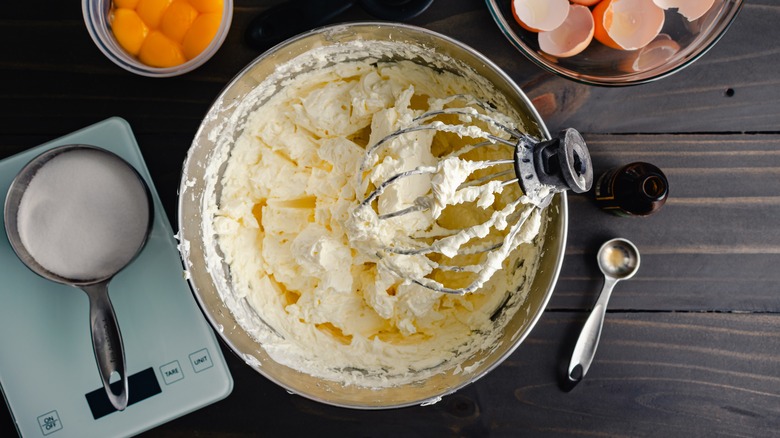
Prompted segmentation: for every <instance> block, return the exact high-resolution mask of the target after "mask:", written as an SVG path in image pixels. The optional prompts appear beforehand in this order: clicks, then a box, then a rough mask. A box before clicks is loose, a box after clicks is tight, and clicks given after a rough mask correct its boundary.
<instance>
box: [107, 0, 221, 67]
mask: <svg viewBox="0 0 780 438" xmlns="http://www.w3.org/2000/svg"><path fill="white" fill-rule="evenodd" d="M223 7H224V3H223V0H114V1H113V9H112V11H111V14H110V16H109V21H110V23H111V30H112V32H113V33H114V37H115V38H116V40H117V42H118V43H119V45H120V46H121V47H122V48H123V49H124V50H126V51H127V52H128V53H130V54H131V55H133V56H136V57H137V58H138V59H139V60H140V61H141V62H143V63H144V64H146V65H149V66H152V67H173V66H176V65H179V64H183V63H185V62H187V61H188V60H190V59H193V58H195V57H197V56H198V55H199V54H200V53H201V52H203V51H204V50H205V49H206V48H207V47H208V46H209V44H210V43H211V41H212V40H213V39H214V37H215V36H216V35H217V32H218V31H219V27H220V25H221V23H222V9H223Z"/></svg>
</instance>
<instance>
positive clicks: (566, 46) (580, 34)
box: [539, 5, 595, 58]
mask: <svg viewBox="0 0 780 438" xmlns="http://www.w3.org/2000/svg"><path fill="white" fill-rule="evenodd" d="M594 28H595V26H594V22H593V15H592V14H591V13H590V9H588V8H587V7H585V6H582V5H571V6H569V13H568V15H567V16H566V20H564V22H563V23H562V24H561V25H560V26H558V27H557V28H555V29H553V30H550V31H545V32H539V48H540V49H541V50H542V51H543V52H545V53H547V54H550V55H553V56H556V57H558V58H566V57H569V56H574V55H576V54H578V53H580V52H582V51H583V50H585V48H587V47H588V44H590V42H591V41H592V40H593V32H594Z"/></svg>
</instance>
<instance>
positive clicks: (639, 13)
mask: <svg viewBox="0 0 780 438" xmlns="http://www.w3.org/2000/svg"><path fill="white" fill-rule="evenodd" d="M486 3H487V6H488V9H490V12H491V14H492V15H493V18H494V19H495V21H496V23H497V24H498V27H499V28H500V29H501V31H502V32H503V33H504V35H505V36H506V37H507V38H508V39H509V41H510V42H511V43H512V44H513V45H514V46H515V47H516V48H517V49H518V50H519V51H520V52H522V53H523V54H524V55H525V56H526V57H528V59H530V60H531V61H533V62H534V63H536V64H537V65H539V66H540V67H542V68H543V69H545V70H547V71H550V72H552V73H555V74H557V75H559V76H562V77H564V78H568V79H572V80H574V81H577V82H581V83H585V84H590V85H602V86H625V85H636V84H642V83H646V82H650V81H654V80H657V79H660V78H663V77H666V76H669V75H671V74H672V73H674V72H677V71H679V70H681V69H683V68H684V67H686V66H688V65H690V64H691V63H692V62H693V61H695V60H696V59H698V58H699V57H701V56H702V55H703V54H704V53H705V52H707V50H709V49H710V48H711V47H713V46H714V45H715V43H716V42H717V41H718V40H719V39H720V38H721V37H722V36H723V35H724V34H725V32H726V30H727V29H728V28H729V26H730V25H731V23H732V22H733V21H734V18H735V17H736V16H737V14H738V12H739V10H740V8H741V7H742V3H743V1H742V0H571V1H570V0H486Z"/></svg>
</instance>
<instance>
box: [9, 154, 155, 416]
mask: <svg viewBox="0 0 780 438" xmlns="http://www.w3.org/2000/svg"><path fill="white" fill-rule="evenodd" d="M79 151H81V152H82V153H84V151H88V152H86V153H87V154H92V153H95V154H97V155H95V156H93V157H99V160H98V161H102V162H103V163H105V164H106V166H107V168H106V169H101V172H105V173H102V174H104V175H119V176H117V178H120V176H121V178H123V179H122V180H121V181H120V184H119V186H121V193H118V194H117V193H115V192H110V193H107V192H104V193H103V194H104V195H105V196H107V197H110V196H111V195H114V194H116V195H118V196H120V199H121V200H122V201H124V202H126V204H129V205H127V208H126V209H123V211H122V212H121V214H122V215H130V216H124V217H129V218H130V220H137V222H136V223H135V226H134V227H133V229H134V230H135V232H132V233H122V232H120V233H117V235H116V236H115V237H113V239H107V240H112V241H106V240H101V241H100V244H101V245H107V246H108V247H107V248H106V250H107V251H108V252H110V253H111V255H116V254H118V255H117V256H116V257H106V258H105V259H103V258H101V266H100V272H99V273H94V274H93V275H89V274H88V273H87V274H84V275H81V274H80V275H79V276H78V277H79V278H78V279H74V278H67V277H65V276H62V275H59V274H57V273H55V272H52V270H51V269H50V268H49V269H47V267H45V266H44V265H42V264H41V263H39V262H41V261H43V260H36V258H35V257H34V256H33V254H34V253H37V254H38V255H39V257H41V255H42V253H41V248H35V246H33V248H32V249H33V251H30V249H31V248H28V247H27V246H25V243H24V241H25V239H23V236H22V233H20V228H21V227H27V228H25V231H24V232H26V233H30V232H33V231H35V232H40V233H43V232H46V231H47V230H43V229H41V230H29V229H28V228H29V225H30V224H29V223H28V224H24V223H21V224H20V221H19V219H20V217H19V216H20V214H19V212H20V205H21V203H22V200H23V198H24V195H25V192H26V191H27V190H28V188H30V184H31V182H33V180H34V179H35V177H36V176H37V174H38V173H39V171H41V169H42V168H43V167H44V165H46V164H49V163H52V164H54V163H56V161H55V160H57V161H59V164H60V165H61V163H62V162H63V161H62V158H63V157H66V156H67V157H68V158H67V159H69V160H71V162H72V160H74V159H76V160H78V159H80V158H84V157H83V156H79V155H74V154H73V152H79ZM68 154H70V155H68ZM58 159H60V160H58ZM82 161H83V160H82ZM88 168H89V167H87V169H88ZM92 168H94V167H92ZM41 173H44V172H41ZM49 173H50V171H49ZM77 178H78V176H76V175H73V176H71V177H69V179H68V180H73V179H77ZM117 181H119V180H113V181H111V182H112V183H114V184H106V185H105V187H112V186H114V187H116V183H117ZM35 184H36V185H35V189H34V190H32V192H33V193H34V192H36V191H39V190H41V189H42V186H41V185H40V184H41V183H35ZM91 186H92V187H91V188H90V190H98V191H100V190H108V188H104V186H100V185H99V184H94V185H91ZM43 187H46V186H43ZM51 190H52V192H53V193H56V192H57V190H56V188H51ZM60 191H61V190H60ZM31 196H32V195H31ZM50 199H51V198H50ZM28 202H29V201H28ZM69 206H72V204H69ZM90 208H91V209H92V210H90ZM95 208H97V206H96V205H89V208H85V211H94V209H95ZM36 213H40V214H48V215H51V217H56V215H58V213H59V212H57V211H46V212H45V213H44V212H37V211H36ZM4 216H5V230H6V234H7V235H8V240H9V242H10V243H11V247H12V248H13V250H14V251H15V252H16V254H17V255H18V256H19V259H21V261H22V262H23V263H24V264H25V265H27V267H28V268H30V270H32V271H33V272H35V273H36V274H38V275H40V276H41V277H43V278H46V279H48V280H51V281H54V282H57V283H61V284H66V285H70V286H74V287H77V288H80V289H82V290H83V291H84V292H86V293H87V296H89V315H90V327H91V332H92V346H93V349H94V352H95V360H96V362H97V366H98V370H99V372H100V377H101V379H102V381H103V387H104V388H105V390H106V395H107V396H108V399H109V401H110V402H111V404H112V405H113V406H114V407H115V408H116V409H117V410H120V411H121V410H124V409H125V408H126V407H127V404H128V395H129V391H128V376H127V373H126V364H125V354H124V347H123V344H122V336H121V333H120V331H119V326H118V325H117V318H116V315H115V313H114V308H113V306H112V305H111V300H110V299H109V296H108V283H109V282H110V281H111V279H112V278H113V277H114V275H116V274H117V273H118V272H119V271H121V270H122V269H123V268H124V267H125V266H127V265H128V264H129V263H130V262H131V261H132V260H133V259H134V258H135V257H136V255H138V253H139V252H140V251H141V249H142V248H143V247H144V245H145V244H146V240H147V238H148V236H149V231H150V229H151V225H152V203H151V196H150V194H149V188H148V187H147V186H146V183H145V182H144V180H143V178H141V176H140V175H139V174H138V172H136V170H135V169H134V168H133V167H132V166H130V165H129V164H128V163H127V162H125V161H124V160H122V159H121V158H120V157H118V156H117V155H115V154H113V153H111V152H108V151H106V150H103V149H99V148H96V147H93V146H87V145H67V146H61V147H58V148H54V149H51V150H49V151H47V152H44V153H42V154H41V155H39V156H37V157H36V158H34V159H33V160H32V161H30V162H29V163H28V164H27V165H26V166H25V167H24V168H23V169H22V170H21V171H20V172H19V174H18V175H17V176H16V178H14V180H13V182H12V183H11V186H10V188H9V189H8V196H7V197H6V200H5V208H4ZM26 217H27V216H25V217H22V219H23V221H24V220H26V219H25V218H26ZM105 217H111V216H110V215H106V216H105ZM113 217H116V215H114V216H113ZM144 221H145V222H144ZM28 222H29V221H28ZM101 223H102V222H101ZM49 231H50V230H49ZM27 239H28V242H29V237H28V238H27ZM125 245H127V246H125ZM76 249H77V248H74V251H73V253H75V254H79V253H80V252H79V251H76ZM45 255H46V257H47V258H50V255H49V254H45ZM44 264H46V263H44ZM49 266H50V265H49ZM112 376H117V377H118V382H121V384H120V385H119V389H118V390H117V391H116V392H115V391H114V389H112V387H111V385H110V383H111V378H112ZM114 386H117V385H114Z"/></svg>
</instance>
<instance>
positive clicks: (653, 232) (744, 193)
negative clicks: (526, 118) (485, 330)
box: [550, 134, 780, 312]
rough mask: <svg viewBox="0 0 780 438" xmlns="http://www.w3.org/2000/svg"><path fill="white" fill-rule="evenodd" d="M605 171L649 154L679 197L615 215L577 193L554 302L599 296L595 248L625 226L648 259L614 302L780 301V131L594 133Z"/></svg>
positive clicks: (755, 304)
mask: <svg viewBox="0 0 780 438" xmlns="http://www.w3.org/2000/svg"><path fill="white" fill-rule="evenodd" d="M585 138H586V140H587V142H588V145H589V148H590V150H591V152H592V157H593V162H594V168H595V169H596V173H597V174H598V173H601V172H603V171H604V170H605V169H607V168H610V167H613V166H617V165H621V164H625V163H628V162H631V161H650V162H652V163H654V164H656V165H658V166H659V167H661V169H662V170H664V171H665V173H666V174H667V176H668V178H669V185H670V198H669V201H668V202H667V205H665V206H664V207H663V209H662V210H661V211H660V212H658V213H657V214H655V215H653V216H650V217H647V218H620V217H614V216H611V215H609V214H607V213H604V212H603V211H601V210H599V209H598V207H597V206H596V205H595V203H594V202H593V200H592V198H591V197H590V195H572V196H570V197H569V200H570V202H569V206H570V222H569V236H568V237H569V240H568V246H567V252H566V260H565V263H564V265H563V270H562V274H561V281H560V284H559V285H558V288H557V289H556V292H555V294H554V295H553V299H552V300H551V302H550V308H552V309H583V308H588V307H590V306H591V305H592V303H593V302H594V300H595V295H596V294H597V293H598V290H599V289H600V286H601V280H600V278H601V274H600V272H599V271H598V268H597V266H596V263H595V254H596V251H597V250H598V248H599V246H600V245H601V243H602V242H603V241H605V240H607V239H609V238H612V237H617V236H622V237H626V238H628V239H629V240H631V241H633V242H634V243H635V244H636V245H637V246H638V248H639V250H640V252H642V266H641V268H640V270H639V273H638V274H637V275H636V277H635V278H634V279H632V280H631V281H630V282H625V283H622V284H620V285H619V286H618V289H617V291H616V293H615V295H614V297H613V300H612V303H611V305H612V306H614V308H616V309H635V310H652V311H659V310H693V311H695V310H724V311H731V310H738V311H759V312H765V311H778V310H780V270H778V269H776V266H778V265H779V264H780V233H779V232H778V224H780V219H778V218H780V198H778V194H780V154H778V153H777V151H778V150H780V136H778V135H749V134H746V135H742V134H739V135H597V134H585Z"/></svg>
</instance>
